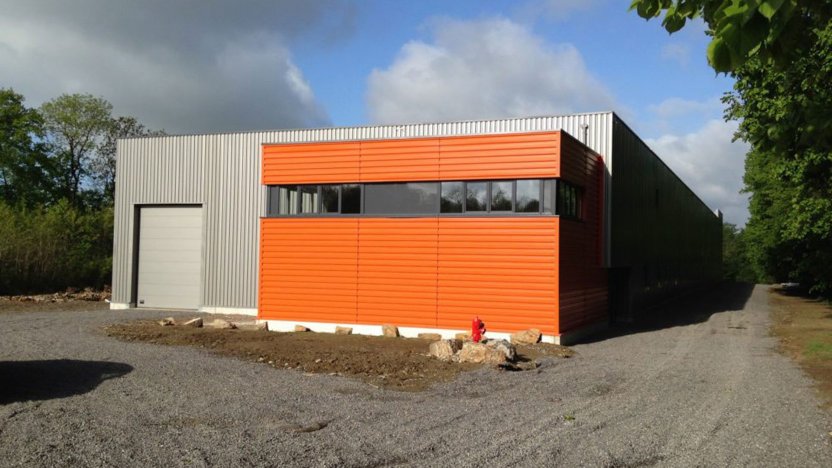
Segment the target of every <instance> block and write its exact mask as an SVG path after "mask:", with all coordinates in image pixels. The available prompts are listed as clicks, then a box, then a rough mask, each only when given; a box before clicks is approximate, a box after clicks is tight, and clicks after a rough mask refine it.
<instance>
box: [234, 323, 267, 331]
mask: <svg viewBox="0 0 832 468" xmlns="http://www.w3.org/2000/svg"><path fill="white" fill-rule="evenodd" d="M232 325H234V326H235V327H237V328H239V329H240V330H248V331H258V330H263V331H268V330H269V322H266V321H263V322H233V323H232Z"/></svg>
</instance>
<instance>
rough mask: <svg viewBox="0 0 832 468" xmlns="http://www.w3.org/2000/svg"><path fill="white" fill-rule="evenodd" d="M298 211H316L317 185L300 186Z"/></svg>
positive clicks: (308, 212) (306, 212) (311, 212)
mask: <svg viewBox="0 0 832 468" xmlns="http://www.w3.org/2000/svg"><path fill="white" fill-rule="evenodd" d="M300 212H301V213H304V214H314V213H317V212H318V186H317V185H301V186H300Z"/></svg>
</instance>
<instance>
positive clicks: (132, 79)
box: [0, 0, 349, 132]
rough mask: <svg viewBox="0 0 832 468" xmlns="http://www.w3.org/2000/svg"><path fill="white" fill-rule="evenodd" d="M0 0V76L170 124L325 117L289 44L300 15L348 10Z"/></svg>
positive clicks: (215, 127)
mask: <svg viewBox="0 0 832 468" xmlns="http://www.w3.org/2000/svg"><path fill="white" fill-rule="evenodd" d="M0 4H2V7H3V10H4V13H3V15H2V16H0V83H2V86H11V87H13V88H14V89H15V90H16V91H17V92H19V93H21V94H23V95H24V96H26V98H27V103H28V104H29V105H39V104H40V103H41V102H44V101H46V100H49V99H51V98H54V97H57V96H58V95H60V94H62V93H73V92H84V93H91V94H95V95H99V96H102V97H104V98H105V99H108V100H109V101H111V102H112V103H113V105H114V107H115V112H116V113H117V114H121V115H132V116H135V117H137V118H138V119H139V120H140V121H142V122H143V123H145V124H146V125H148V126H149V127H151V128H164V129H166V130H168V131H170V132H212V131H233V130H252V129H264V128H280V127H306V126H316V125H326V124H328V123H329V117H328V115H327V113H326V112H325V111H324V109H323V108H322V107H321V106H320V104H319V103H318V102H317V100H316V99H315V96H314V93H313V91H312V89H311V88H310V86H309V84H308V83H307V81H306V80H305V78H304V77H303V73H302V72H301V71H300V70H299V69H298V67H297V66H296V65H295V63H294V62H293V60H292V56H291V53H290V51H289V44H290V42H291V40H292V39H293V38H296V37H299V36H300V35H302V34H305V30H304V27H306V28H312V27H314V26H315V25H316V24H321V23H327V21H329V19H331V17H332V16H333V14H332V11H331V10H334V11H336V12H338V13H339V14H340V16H342V17H345V18H349V15H348V14H341V13H343V11H342V9H339V8H336V7H337V6H338V5H340V3H339V2H338V0H330V1H324V2H321V3H317V2H311V3H309V4H307V3H306V2H293V1H283V2H270V1H266V0H256V1H252V2H248V3H247V4H246V6H245V7H240V6H238V5H234V4H232V2H222V1H213V0H206V1H204V2H200V6H199V8H194V5H191V4H188V3H186V2H182V3H179V2H162V1H153V0H149V1H147V2H131V3H121V2H111V1H109V0H78V1H77V2H64V1H60V0H52V1H44V2H6V1H3V0H0ZM339 14H335V15H334V16H339ZM327 26H331V27H328V28H327V29H328V31H329V32H332V31H342V32H343V34H346V33H347V32H348V30H349V27H348V26H339V25H332V24H327ZM333 34H337V33H335V32H333Z"/></svg>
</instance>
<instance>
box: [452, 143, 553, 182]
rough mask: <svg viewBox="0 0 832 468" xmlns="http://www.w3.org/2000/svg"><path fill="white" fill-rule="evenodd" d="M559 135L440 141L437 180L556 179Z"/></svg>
mask: <svg viewBox="0 0 832 468" xmlns="http://www.w3.org/2000/svg"><path fill="white" fill-rule="evenodd" d="M559 142H560V135H559V133H557V132H555V133H533V134H520V135H486V136H466V137H456V138H442V139H440V142H439V161H440V168H439V178H440V179H441V180H455V179H515V178H524V177H525V178H531V177H558V175H559V170H558V168H559V161H558V159H559V151H558V150H559Z"/></svg>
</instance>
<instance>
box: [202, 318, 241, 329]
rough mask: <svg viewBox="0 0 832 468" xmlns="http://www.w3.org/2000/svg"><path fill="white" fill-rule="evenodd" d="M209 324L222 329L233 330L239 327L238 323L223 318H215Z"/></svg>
mask: <svg viewBox="0 0 832 468" xmlns="http://www.w3.org/2000/svg"><path fill="white" fill-rule="evenodd" d="M208 326H209V327H211V328H219V329H220V330H233V329H235V328H237V325H235V324H233V323H231V322H229V321H228V320H223V319H214V321H213V322H211V323H209V324H208Z"/></svg>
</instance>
